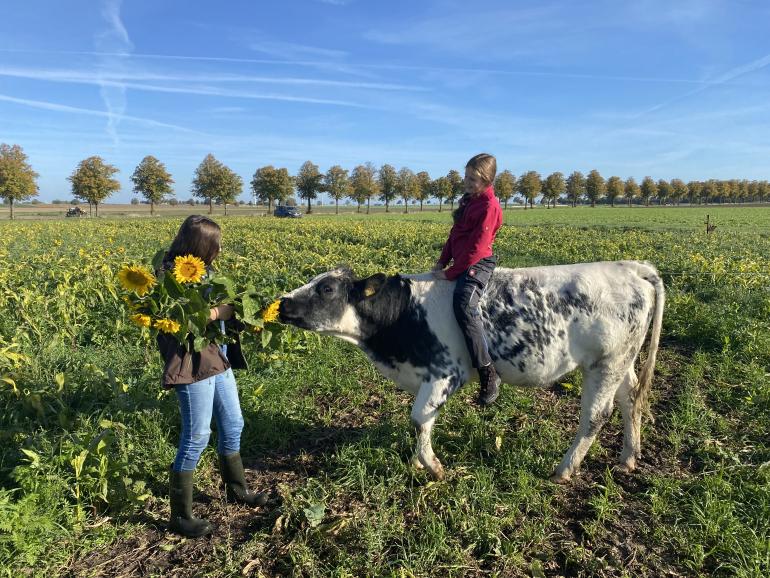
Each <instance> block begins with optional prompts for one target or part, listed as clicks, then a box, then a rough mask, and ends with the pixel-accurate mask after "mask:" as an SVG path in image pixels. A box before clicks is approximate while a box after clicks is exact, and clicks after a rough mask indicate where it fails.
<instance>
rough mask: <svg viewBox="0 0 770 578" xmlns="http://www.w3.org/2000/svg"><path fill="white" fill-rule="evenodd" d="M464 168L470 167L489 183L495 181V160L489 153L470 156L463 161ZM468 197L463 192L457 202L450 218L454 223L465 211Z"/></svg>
mask: <svg viewBox="0 0 770 578" xmlns="http://www.w3.org/2000/svg"><path fill="white" fill-rule="evenodd" d="M465 168H466V169H471V170H472V171H473V172H475V173H476V174H477V175H478V176H480V177H481V179H482V180H483V181H484V182H485V183H486V184H487V185H491V184H492V183H494V182H495V175H496V174H497V160H496V159H495V157H493V156H492V155H490V154H489V153H479V154H477V155H476V156H475V157H473V158H471V160H469V161H468V162H467V163H465ZM469 199H470V197H469V196H468V194H467V193H466V194H464V195H463V196H462V198H461V199H460V202H459V203H458V204H457V208H456V209H455V210H454V212H453V213H452V219H453V221H454V222H455V223H456V222H458V221H459V220H460V219H462V218H463V213H465V206H466V205H467V204H468V200H469Z"/></svg>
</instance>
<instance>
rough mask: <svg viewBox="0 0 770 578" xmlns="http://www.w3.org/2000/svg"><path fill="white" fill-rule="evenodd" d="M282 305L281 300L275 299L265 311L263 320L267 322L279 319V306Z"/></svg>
mask: <svg viewBox="0 0 770 578" xmlns="http://www.w3.org/2000/svg"><path fill="white" fill-rule="evenodd" d="M280 306H281V300H280V299H276V300H275V301H273V302H272V303H271V304H270V305H269V306H268V307H267V308H266V309H265V310H264V311H263V312H262V320H263V321H264V322H265V323H272V322H273V321H275V320H276V319H278V308H279V307H280Z"/></svg>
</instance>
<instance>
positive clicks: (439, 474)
mask: <svg viewBox="0 0 770 578" xmlns="http://www.w3.org/2000/svg"><path fill="white" fill-rule="evenodd" d="M428 472H429V473H430V475H431V477H432V478H433V479H434V480H436V481H437V482H440V481H441V480H443V479H444V466H442V465H441V462H440V461H438V460H437V459H435V458H434V459H433V463H432V464H431V466H430V467H429V468H428Z"/></svg>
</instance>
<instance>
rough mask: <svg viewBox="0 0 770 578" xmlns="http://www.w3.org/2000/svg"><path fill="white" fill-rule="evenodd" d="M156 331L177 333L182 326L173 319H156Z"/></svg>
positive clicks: (154, 325)
mask: <svg viewBox="0 0 770 578" xmlns="http://www.w3.org/2000/svg"><path fill="white" fill-rule="evenodd" d="M153 327H155V329H159V330H160V331H162V332H163V333H177V332H178V331H179V328H180V327H181V325H179V323H177V322H176V321H174V320H173V319H156V320H155V323H153Z"/></svg>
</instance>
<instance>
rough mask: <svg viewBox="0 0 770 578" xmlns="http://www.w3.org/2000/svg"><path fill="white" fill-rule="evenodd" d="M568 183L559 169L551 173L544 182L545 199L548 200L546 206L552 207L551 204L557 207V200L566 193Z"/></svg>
mask: <svg viewBox="0 0 770 578" xmlns="http://www.w3.org/2000/svg"><path fill="white" fill-rule="evenodd" d="M565 190H566V185H565V183H564V175H563V174H561V173H560V172H559V171H556V172H554V173H551V174H550V175H548V176H547V177H546V179H545V182H544V183H543V200H544V201H545V202H546V205H545V208H546V209H550V208H551V204H553V206H554V207H556V200H557V199H558V198H559V197H560V196H561V195H563V194H564V191H565Z"/></svg>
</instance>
